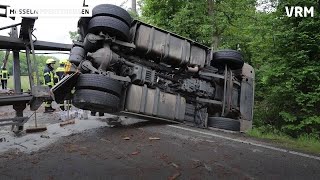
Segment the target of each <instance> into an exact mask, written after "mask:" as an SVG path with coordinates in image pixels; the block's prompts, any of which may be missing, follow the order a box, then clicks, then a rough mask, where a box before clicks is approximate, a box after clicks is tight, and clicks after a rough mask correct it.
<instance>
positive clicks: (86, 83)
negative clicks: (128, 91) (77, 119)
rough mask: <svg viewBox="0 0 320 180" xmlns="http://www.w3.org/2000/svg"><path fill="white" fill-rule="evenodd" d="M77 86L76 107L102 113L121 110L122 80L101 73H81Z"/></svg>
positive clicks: (74, 101)
mask: <svg viewBox="0 0 320 180" xmlns="http://www.w3.org/2000/svg"><path fill="white" fill-rule="evenodd" d="M75 88H76V91H75V93H74V95H73V100H72V102H73V105H74V106H75V107H77V108H80V109H84V110H90V111H94V112H101V113H113V112H118V111H119V107H120V96H121V92H122V83H121V82H119V81H117V80H114V79H111V78H109V77H106V76H104V75H100V74H81V75H80V76H79V78H78V80H77V84H76V86H75Z"/></svg>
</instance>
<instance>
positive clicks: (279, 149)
mask: <svg viewBox="0 0 320 180" xmlns="http://www.w3.org/2000/svg"><path fill="white" fill-rule="evenodd" d="M167 126H169V127H173V128H177V129H182V130H185V131H190V132H195V133H199V134H204V135H208V136H212V137H217V138H221V139H226V140H229V141H235V142H239V143H244V144H249V145H253V146H257V147H262V148H266V149H271V150H274V151H279V152H285V153H289V154H293V155H297V156H302V157H306V158H310V159H315V160H320V157H318V156H313V155H309V154H305V153H300V152H296V151H291V150H287V149H282V148H277V147H273V146H268V145H264V144H258V143H255V142H250V141H244V140H240V139H233V138H230V137H225V136H222V135H218V134H214V133H209V132H202V131H199V130H195V129H190V128H185V127H181V126H177V125H167Z"/></svg>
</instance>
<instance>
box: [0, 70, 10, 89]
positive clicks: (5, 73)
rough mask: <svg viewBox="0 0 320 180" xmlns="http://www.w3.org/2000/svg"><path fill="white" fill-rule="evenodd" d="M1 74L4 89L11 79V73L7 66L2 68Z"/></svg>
mask: <svg viewBox="0 0 320 180" xmlns="http://www.w3.org/2000/svg"><path fill="white" fill-rule="evenodd" d="M0 76H1V84H2V89H7V82H8V79H9V73H8V71H7V69H6V68H5V67H3V68H2V70H1V72H0Z"/></svg>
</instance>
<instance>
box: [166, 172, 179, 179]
mask: <svg viewBox="0 0 320 180" xmlns="http://www.w3.org/2000/svg"><path fill="white" fill-rule="evenodd" d="M180 175H181V173H180V172H176V173H175V174H173V175H172V176H170V177H168V179H169V180H175V179H177V178H178V177H179V176H180Z"/></svg>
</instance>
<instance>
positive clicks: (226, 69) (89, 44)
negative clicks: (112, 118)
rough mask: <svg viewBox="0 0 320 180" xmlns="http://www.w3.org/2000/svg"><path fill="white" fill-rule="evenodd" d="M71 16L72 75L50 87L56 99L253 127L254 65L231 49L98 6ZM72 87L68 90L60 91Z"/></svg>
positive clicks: (131, 113)
mask: <svg viewBox="0 0 320 180" xmlns="http://www.w3.org/2000/svg"><path fill="white" fill-rule="evenodd" d="M92 14H93V16H92V17H91V18H80V20H79V21H78V31H79V34H80V37H79V41H77V42H74V46H73V48H72V49H71V53H70V58H69V61H70V62H71V64H70V65H69V66H68V68H67V69H68V71H71V72H72V71H74V72H76V73H73V74H72V75H71V76H69V77H66V78H65V79H64V80H63V81H61V82H60V83H59V84H57V85H56V86H55V87H54V88H53V94H54V95H55V99H56V101H58V102H59V101H63V100H64V99H66V98H72V103H73V105H74V106H76V107H78V108H80V109H84V110H90V111H94V112H102V113H112V114H122V115H127V116H135V117H141V118H148V119H158V120H166V121H174V122H180V123H186V124H190V125H193V126H197V127H201V128H207V127H213V128H220V129H226V130H233V131H246V130H248V129H250V128H251V126H252V117H253V98H254V70H253V68H252V67H251V66H250V65H248V64H246V63H244V60H243V56H242V55H241V53H240V52H238V51H235V50H219V51H213V50H212V49H210V48H209V47H206V46H204V45H202V44H199V43H197V42H195V41H193V40H190V39H187V38H184V37H181V36H179V35H177V34H174V33H171V32H168V31H166V30H163V29H160V28H157V27H154V26H152V25H149V24H146V23H143V22H141V21H138V20H134V21H133V20H132V18H131V16H130V15H129V13H128V12H127V11H125V10H124V9H122V8H120V7H118V6H114V5H110V4H101V5H98V6H96V7H94V8H93V11H92ZM71 91H73V94H72V96H67V94H70V92H71Z"/></svg>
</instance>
